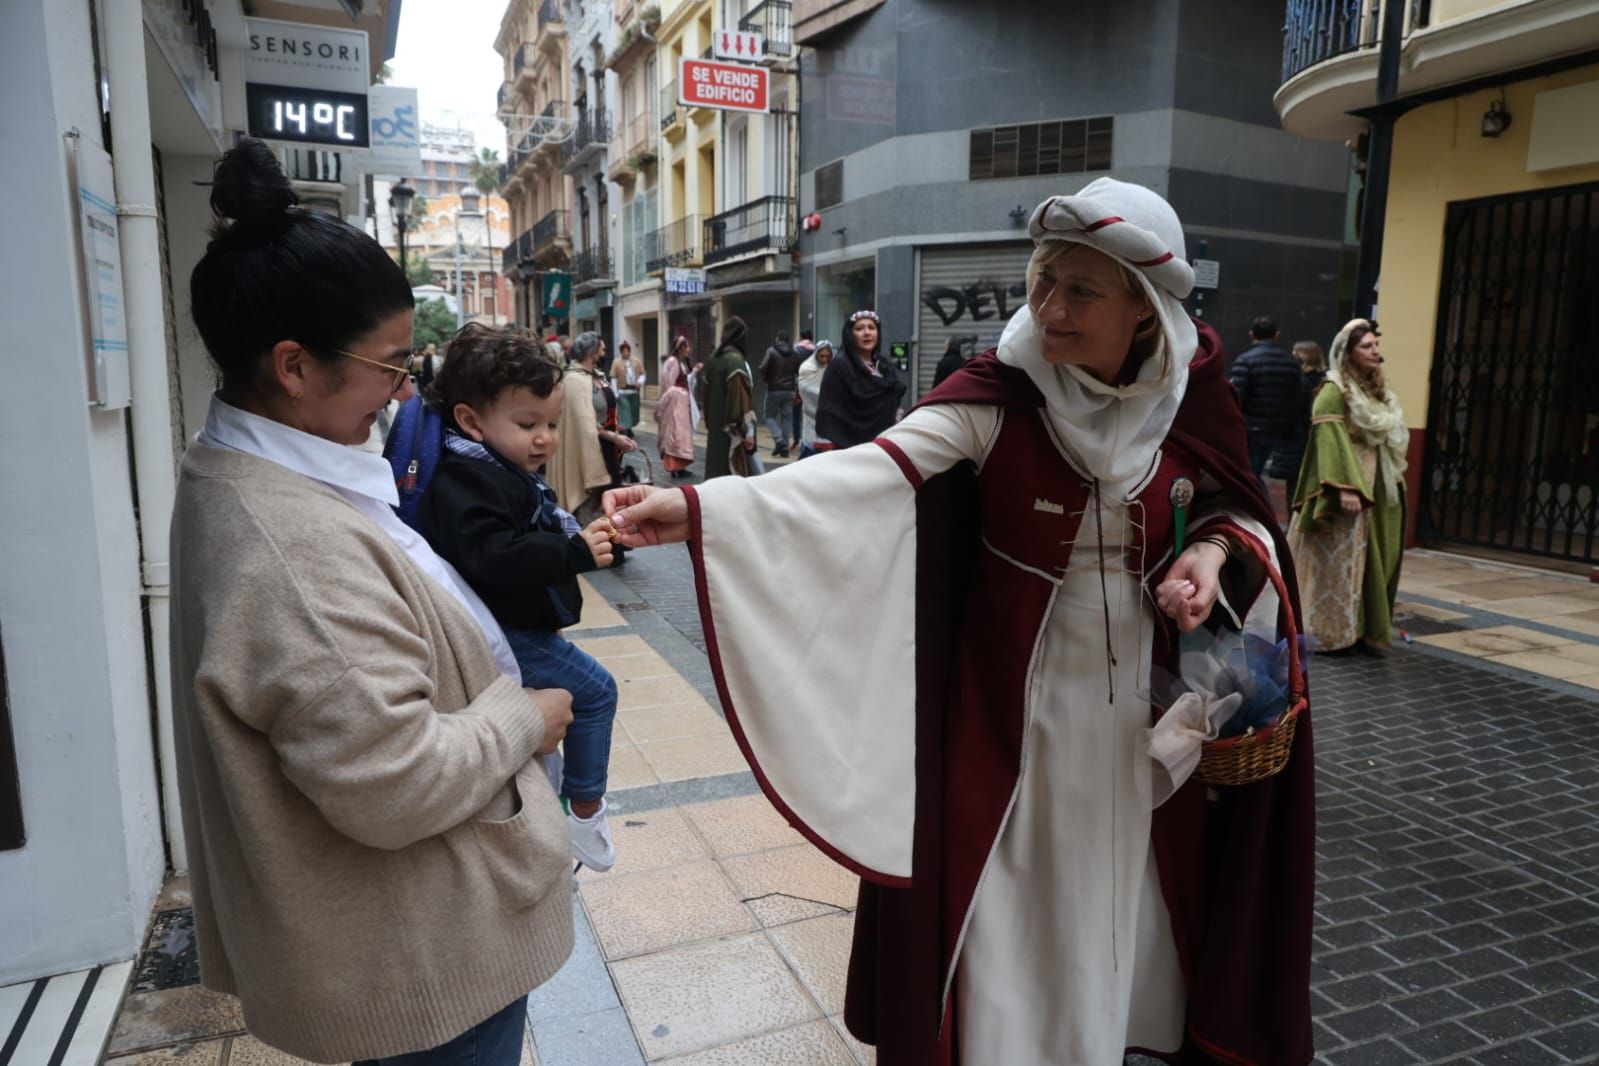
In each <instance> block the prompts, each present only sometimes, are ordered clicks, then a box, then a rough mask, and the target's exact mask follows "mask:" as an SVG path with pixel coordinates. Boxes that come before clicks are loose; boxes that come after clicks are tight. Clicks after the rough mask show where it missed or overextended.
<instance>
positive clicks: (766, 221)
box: [702, 196, 798, 266]
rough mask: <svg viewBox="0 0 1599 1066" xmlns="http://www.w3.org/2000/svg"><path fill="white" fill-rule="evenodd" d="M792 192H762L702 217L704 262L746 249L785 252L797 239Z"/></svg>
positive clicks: (743, 252) (749, 250) (724, 257)
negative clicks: (756, 197)
mask: <svg viewBox="0 0 1599 1066" xmlns="http://www.w3.org/2000/svg"><path fill="white" fill-rule="evenodd" d="M797 222H798V211H797V208H796V205H795V203H794V198H793V197H792V196H763V197H762V198H761V199H759V200H752V201H751V202H749V203H747V204H745V205H744V206H742V207H735V208H734V209H733V210H731V211H724V212H722V213H721V214H720V215H712V216H711V217H710V218H708V219H706V220H705V234H704V244H703V245H702V247H703V248H704V249H705V265H706V266H710V265H711V264H713V263H720V262H722V261H723V260H725V259H731V258H733V257H734V256H737V255H745V254H748V253H750V252H760V251H773V252H786V251H788V250H790V249H791V248H793V247H794V245H795V244H796V242H797V237H798V230H797V225H796V224H797Z"/></svg>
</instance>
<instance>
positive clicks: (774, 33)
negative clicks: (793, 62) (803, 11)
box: [738, 0, 794, 59]
mask: <svg viewBox="0 0 1599 1066" xmlns="http://www.w3.org/2000/svg"><path fill="white" fill-rule="evenodd" d="M793 10H794V5H793V4H792V3H790V2H789V0H762V2H761V3H759V4H756V5H755V7H754V8H753V9H751V11H750V13H749V14H748V15H745V16H744V17H743V18H741V19H739V20H738V28H739V29H740V30H742V31H743V32H745V33H758V34H760V35H761V39H762V40H764V41H765V42H766V54H767V55H769V56H772V57H774V58H777V59H787V58H789V57H790V56H792V55H793V54H794V30H793V18H792V15H793Z"/></svg>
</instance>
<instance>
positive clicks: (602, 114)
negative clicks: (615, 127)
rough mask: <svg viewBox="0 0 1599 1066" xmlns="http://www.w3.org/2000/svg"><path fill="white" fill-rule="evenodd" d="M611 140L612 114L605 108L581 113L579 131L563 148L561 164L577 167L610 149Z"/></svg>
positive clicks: (579, 115) (575, 132)
mask: <svg viewBox="0 0 1599 1066" xmlns="http://www.w3.org/2000/svg"><path fill="white" fill-rule="evenodd" d="M610 140H611V113H610V112H609V111H607V110H605V109H604V108H603V107H601V108H596V109H594V110H592V111H579V112H578V114H577V129H576V130H574V131H573V132H572V136H571V137H570V138H568V139H567V142H566V143H565V144H564V145H562V147H561V162H562V163H563V164H564V165H565V166H568V167H571V166H576V165H578V164H580V163H583V162H585V161H586V160H588V159H590V158H592V157H593V156H594V155H596V154H597V153H598V152H600V151H601V150H603V149H606V148H608V147H609V144H610Z"/></svg>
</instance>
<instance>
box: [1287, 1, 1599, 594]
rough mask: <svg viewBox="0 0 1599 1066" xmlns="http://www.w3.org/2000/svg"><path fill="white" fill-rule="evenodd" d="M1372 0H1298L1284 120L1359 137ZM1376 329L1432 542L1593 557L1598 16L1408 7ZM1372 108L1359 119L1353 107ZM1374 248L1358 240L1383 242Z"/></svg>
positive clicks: (1570, 8) (1416, 501)
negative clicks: (1303, 0) (1358, 0)
mask: <svg viewBox="0 0 1599 1066" xmlns="http://www.w3.org/2000/svg"><path fill="white" fill-rule="evenodd" d="M1381 14H1382V10H1381V8H1380V6H1379V5H1377V4H1366V5H1360V4H1354V3H1334V4H1330V5H1311V4H1300V3H1290V4H1288V5H1287V19H1286V30H1285V35H1284V49H1283V57H1282V59H1283V66H1282V75H1281V78H1282V83H1281V85H1280V87H1279V88H1278V90H1277V93H1276V105H1277V109H1278V111H1279V113H1280V114H1281V116H1282V123H1283V126H1284V127H1285V128H1286V129H1288V130H1289V131H1291V132H1294V133H1297V134H1300V135H1302V136H1305V137H1316V138H1322V139H1325V140H1327V141H1339V142H1341V141H1358V140H1359V139H1360V138H1361V137H1362V136H1363V135H1364V134H1365V133H1366V131H1367V123H1368V121H1369V120H1370V119H1371V118H1373V117H1375V115H1376V114H1377V110H1375V105H1376V104H1377V70H1378V63H1379V56H1380V53H1381V45H1382V34H1381V26H1382V20H1381ZM1400 24H1401V26H1402V27H1403V29H1402V38H1401V40H1400V41H1399V42H1398V50H1399V57H1400V62H1399V77H1398V92H1397V96H1396V97H1395V98H1394V99H1393V100H1392V101H1391V102H1389V103H1387V104H1386V105H1383V108H1382V109H1381V110H1382V111H1384V112H1385V113H1386V115H1387V117H1389V118H1391V119H1392V120H1393V122H1394V133H1393V155H1392V164H1391V167H1390V168H1389V173H1388V181H1389V189H1388V200H1387V210H1386V213H1385V216H1384V218H1383V226H1382V245H1381V247H1382V255H1381V261H1380V262H1381V267H1380V271H1379V286H1378V301H1377V303H1378V307H1377V314H1376V317H1377V318H1378V320H1379V323H1380V325H1381V329H1382V333H1383V342H1382V343H1383V354H1384V359H1385V362H1384V366H1383V371H1384V374H1385V375H1386V376H1387V379H1388V381H1389V383H1390V384H1391V386H1392V387H1393V388H1394V389H1395V391H1396V392H1397V393H1398V395H1399V398H1400V401H1401V403H1402V404H1403V405H1404V409H1405V417H1406V421H1407V422H1408V423H1409V425H1410V426H1411V449H1410V452H1411V454H1410V460H1411V461H1410V470H1409V478H1410V484H1409V500H1410V505H1411V512H1412V517H1413V520H1414V523H1415V525H1414V530H1415V533H1416V535H1418V536H1419V537H1420V538H1421V539H1422V540H1423V541H1426V542H1429V543H1439V544H1445V545H1449V546H1458V547H1462V548H1465V549H1467V550H1472V551H1486V552H1490V553H1509V554H1511V555H1515V556H1523V557H1529V556H1530V557H1538V558H1539V560H1540V561H1541V562H1545V563H1547V562H1554V563H1556V564H1562V563H1563V564H1567V565H1571V566H1574V567H1577V568H1581V569H1587V568H1589V567H1592V566H1594V565H1595V564H1596V563H1599V377H1596V376H1595V375H1594V373H1593V371H1592V366H1591V362H1592V360H1591V353H1592V351H1593V349H1594V344H1595V342H1596V341H1599V310H1596V308H1595V304H1594V301H1593V300H1592V298H1591V297H1590V295H1589V294H1590V292H1591V291H1592V288H1593V285H1594V284H1595V282H1596V281H1599V123H1596V122H1595V119H1594V116H1595V115H1599V4H1593V3H1578V4H1570V3H1557V2H1552V0H1522V2H1519V3H1518V2H1511V3H1493V2H1486V0H1431V2H1430V3H1418V2H1412V3H1410V4H1409V5H1408V6H1407V7H1406V8H1405V10H1404V11H1403V12H1402V17H1401V20H1400ZM1356 112H1358V114H1357V113H1356ZM1370 236H1371V235H1363V237H1365V238H1366V239H1369V238H1370Z"/></svg>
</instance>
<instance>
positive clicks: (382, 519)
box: [196, 396, 522, 680]
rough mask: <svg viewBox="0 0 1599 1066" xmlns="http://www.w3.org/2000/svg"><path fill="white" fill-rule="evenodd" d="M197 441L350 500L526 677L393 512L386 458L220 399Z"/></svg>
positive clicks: (442, 565)
mask: <svg viewBox="0 0 1599 1066" xmlns="http://www.w3.org/2000/svg"><path fill="white" fill-rule="evenodd" d="M196 440H197V441H198V442H199V443H201V444H204V445H208V446H209V447H212V448H226V449H228V450H229V451H234V452H244V453H245V454H247V455H254V456H256V457H257V458H260V459H266V460H268V461H269V462H274V463H277V464H278V465H279V466H281V467H285V468H287V469H289V470H292V471H294V472H295V473H296V474H299V475H301V476H302V477H308V478H310V479H311V480H312V481H317V482H321V483H322V484H324V485H326V486H327V487H328V488H330V489H332V490H333V491H334V492H337V493H338V494H339V495H340V496H343V497H344V498H345V499H346V500H348V501H349V502H350V505H351V506H352V507H354V508H355V509H356V510H357V511H360V512H361V513H362V514H364V515H366V516H367V517H368V518H370V519H371V520H372V521H374V522H376V523H377V524H378V527H379V528H380V529H382V530H383V532H385V533H387V534H388V535H389V536H390V537H392V538H393V539H394V542H395V543H396V544H398V545H399V546H400V547H401V548H402V549H404V551H405V554H407V555H409V556H410V557H411V561H412V562H414V563H416V565H417V566H419V567H420V568H421V569H422V572H423V573H424V574H426V575H427V576H428V577H431V578H432V579H433V580H434V581H437V582H438V583H439V584H440V585H442V586H443V587H444V588H445V589H447V590H448V591H449V592H450V593H451V594H452V595H453V596H454V597H455V598H456V599H457V600H459V601H461V605H462V606H463V607H465V608H466V609H467V610H468V611H470V612H472V617H473V618H474V619H476V620H477V624H478V627H479V628H481V629H482V630H483V636H484V637H485V638H486V639H487V640H488V642H489V650H490V651H491V652H493V654H494V664H495V665H496V666H498V667H499V668H500V672H501V673H503V674H506V675H508V676H510V677H514V678H517V679H518V680H520V679H521V676H522V672H521V670H519V669H518V668H517V665H516V656H515V655H513V654H512V653H511V646H510V644H509V643H507V642H506V639H505V633H504V631H502V630H501V629H500V623H498V622H496V621H495V620H494V615H493V614H491V613H489V609H488V606H487V605H486V604H484V602H483V600H482V599H480V598H479V597H478V594H477V593H476V592H473V591H472V586H470V585H468V584H467V583H466V581H465V579H464V578H462V577H461V575H460V574H459V573H457V572H456V569H455V567H453V566H451V565H450V564H449V563H447V562H445V561H444V560H443V559H441V558H439V555H438V553H437V552H435V551H434V550H433V548H432V546H431V545H430V544H428V542H427V541H426V540H424V539H423V537H422V534H420V533H418V532H417V531H416V530H414V529H412V528H411V527H410V526H408V525H406V524H405V523H404V522H402V521H400V516H399V515H397V514H395V513H394V508H395V507H397V506H398V505H399V502H400V494H399V491H398V490H397V489H396V488H395V487H394V472H393V471H392V470H391V469H390V468H389V464H388V461H387V460H386V459H384V458H383V457H382V456H381V455H373V454H371V453H370V452H364V451H362V450H361V449H360V448H358V447H353V446H346V445H343V444H335V443H333V442H332V441H330V440H325V439H323V438H322V437H317V436H313V435H312V434H310V433H305V432H302V431H301V430H298V429H295V428H294V427H292V426H286V425H284V424H283V423H282V422H274V421H273V420H272V419H270V418H262V417H261V416H260V415H256V414H251V413H250V412H249V411H241V410H239V408H237V407H234V406H232V405H231V404H228V403H224V402H223V401H222V399H221V398H220V397H217V396H212V397H211V410H210V412H209V413H208V414H207V415H206V417H205V428H204V429H202V430H201V431H200V435H199V436H198V437H197V438H196Z"/></svg>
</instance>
